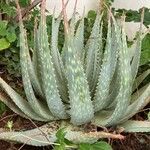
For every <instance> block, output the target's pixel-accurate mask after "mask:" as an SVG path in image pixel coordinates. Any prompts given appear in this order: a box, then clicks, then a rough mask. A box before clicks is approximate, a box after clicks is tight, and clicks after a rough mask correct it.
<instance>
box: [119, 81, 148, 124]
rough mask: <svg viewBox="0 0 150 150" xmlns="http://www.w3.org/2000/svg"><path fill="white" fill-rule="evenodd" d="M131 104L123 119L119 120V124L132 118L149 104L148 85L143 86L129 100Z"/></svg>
mask: <svg viewBox="0 0 150 150" xmlns="http://www.w3.org/2000/svg"><path fill="white" fill-rule="evenodd" d="M131 102H132V103H131V104H130V105H129V107H128V109H127V110H126V113H125V115H124V117H123V118H122V119H121V120H120V122H124V121H126V120H128V119H129V118H131V117H132V116H134V115H135V114H136V113H137V112H138V111H139V110H141V109H142V108H144V107H145V106H146V105H147V104H148V103H149V102H150V84H147V85H145V86H144V87H143V88H141V89H140V90H139V91H137V92H136V93H135V94H134V95H133V96H132V99H131Z"/></svg>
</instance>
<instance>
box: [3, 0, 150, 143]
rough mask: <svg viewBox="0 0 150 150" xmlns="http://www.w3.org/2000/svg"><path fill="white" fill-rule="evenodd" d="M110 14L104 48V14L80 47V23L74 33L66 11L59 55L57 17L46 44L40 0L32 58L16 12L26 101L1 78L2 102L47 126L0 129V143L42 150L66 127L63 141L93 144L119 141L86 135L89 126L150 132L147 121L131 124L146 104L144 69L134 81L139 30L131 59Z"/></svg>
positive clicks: (149, 93)
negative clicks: (40, 148)
mask: <svg viewBox="0 0 150 150" xmlns="http://www.w3.org/2000/svg"><path fill="white" fill-rule="evenodd" d="M18 10H19V11H20V8H19V5H18ZM109 13H110V14H109V19H108V31H107V39H106V44H103V42H102V41H103V40H102V37H103V32H102V31H103V22H102V14H100V13H99V12H98V13H97V17H96V20H95V23H94V26H93V29H92V31H91V36H90V37H89V40H88V41H87V43H86V45H84V18H82V19H81V21H80V23H79V25H78V28H77V30H76V32H75V26H76V22H75V20H74V18H73V19H72V20H71V23H70V24H69V23H68V22H67V18H66V15H65V14H66V13H65V9H64V10H63V14H64V25H65V26H64V28H65V42H64V47H63V50H62V52H61V53H60V51H59V50H58V32H59V24H60V19H61V15H60V16H59V18H57V19H55V18H53V21H52V37H51V42H50V43H49V41H48V35H47V27H46V16H45V0H43V1H42V7H41V19H40V23H39V26H38V28H37V29H35V34H34V35H35V36H34V41H35V43H34V45H35V46H34V51H33V56H32V58H31V56H30V52H29V48H28V43H27V37H26V36H27V35H26V31H25V29H24V26H23V22H22V17H21V13H19V20H20V64H21V70H22V79H23V85H24V91H25V94H26V99H24V98H23V97H21V96H20V95H19V94H18V93H17V92H16V91H15V90H13V89H12V88H11V87H10V86H9V85H8V84H7V83H6V82H5V81H4V80H3V79H2V78H0V87H1V90H0V99H1V101H3V102H4V103H5V104H6V105H7V106H8V107H10V109H12V110H13V111H14V112H15V113H17V114H19V115H20V116H22V117H24V118H30V119H32V120H37V121H43V122H48V123H46V124H45V125H44V126H42V127H40V128H36V129H33V130H29V131H24V132H23V131H22V132H13V131H12V132H6V131H5V130H2V131H3V132H0V139H4V140H11V141H18V142H22V143H23V142H24V143H26V144H30V145H36V146H44V145H49V144H53V143H54V142H55V141H56V132H57V130H58V129H59V128H61V127H66V128H65V131H66V136H65V137H66V138H67V139H69V140H71V141H73V142H75V143H79V142H89V143H93V142H95V141H96V140H98V139H99V138H104V137H108V136H109V137H111V136H112V137H113V138H117V136H119V137H120V138H122V137H121V135H112V134H109V133H105V132H89V133H87V132H86V131H85V128H84V126H83V125H85V124H87V123H91V124H93V125H96V126H100V127H101V126H105V127H109V126H115V125H117V126H118V127H119V128H120V127H123V128H124V131H125V132H150V122H148V121H143V122H142V121H133V120H129V119H130V118H131V117H132V116H133V115H135V114H136V113H137V112H138V111H139V110H140V109H142V108H143V107H144V106H146V105H147V104H148V103H149V102H150V84H149V83H148V84H147V85H145V86H144V87H143V88H141V89H138V90H136V89H137V88H138V86H139V84H140V83H141V82H142V81H143V80H144V79H145V78H146V77H147V76H148V75H149V73H150V70H147V71H146V72H144V73H143V74H142V75H140V76H139V77H137V78H136V75H137V71H138V65H139V61H140V53H141V40H142V35H141V31H140V32H139V35H138V39H137V43H136V44H137V46H136V49H135V52H134V55H133V56H130V52H129V51H128V47H127V40H126V34H125V31H124V21H122V23H121V24H120V23H118V22H116V20H115V19H114V17H113V15H112V14H111V12H109ZM73 17H75V13H74V16H73ZM4 91H5V93H4ZM133 92H134V93H133Z"/></svg>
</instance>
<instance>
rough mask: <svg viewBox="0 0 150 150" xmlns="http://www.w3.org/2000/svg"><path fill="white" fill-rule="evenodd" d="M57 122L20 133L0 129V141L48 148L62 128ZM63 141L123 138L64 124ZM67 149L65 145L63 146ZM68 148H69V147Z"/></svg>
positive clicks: (91, 141) (77, 141)
mask: <svg viewBox="0 0 150 150" xmlns="http://www.w3.org/2000/svg"><path fill="white" fill-rule="evenodd" d="M61 124H62V123H59V122H51V123H47V124H45V125H43V126H41V127H39V128H35V129H32V130H28V131H22V132H15V131H13V132H8V131H5V130H4V129H0V131H1V132H0V139H1V140H7V141H15V142H19V143H26V144H27V145H32V146H48V145H55V144H56V145H57V144H58V143H55V142H56V140H57V137H56V134H57V131H59V130H60V129H62V127H64V126H63V125H61ZM64 132H65V137H64V138H65V139H67V140H68V141H70V142H73V143H76V144H80V143H90V144H92V143H95V142H96V141H97V140H98V139H101V138H113V139H123V138H124V137H123V136H122V135H120V134H111V133H106V132H88V133H85V131H84V129H83V128H81V127H74V126H72V124H69V123H66V124H65V128H64ZM65 146H66V148H67V145H65ZM69 148H70V147H69Z"/></svg>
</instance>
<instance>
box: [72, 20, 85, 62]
mask: <svg viewBox="0 0 150 150" xmlns="http://www.w3.org/2000/svg"><path fill="white" fill-rule="evenodd" d="M74 45H75V50H76V53H77V56H78V57H79V59H80V60H81V62H82V63H83V64H84V56H85V51H84V18H82V19H81V21H80V23H79V26H78V28H77V31H76V34H75V36H74Z"/></svg>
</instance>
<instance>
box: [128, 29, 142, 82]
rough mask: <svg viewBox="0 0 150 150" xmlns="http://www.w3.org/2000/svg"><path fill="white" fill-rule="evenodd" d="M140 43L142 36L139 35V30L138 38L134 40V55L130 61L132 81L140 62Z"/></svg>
mask: <svg viewBox="0 0 150 150" xmlns="http://www.w3.org/2000/svg"><path fill="white" fill-rule="evenodd" d="M141 43H142V37H141V31H140V33H139V35H138V39H137V42H136V47H135V51H134V57H133V60H132V63H131V70H132V79H133V81H134V79H135V77H136V75H137V72H138V67H139V64H140V56H141Z"/></svg>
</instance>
